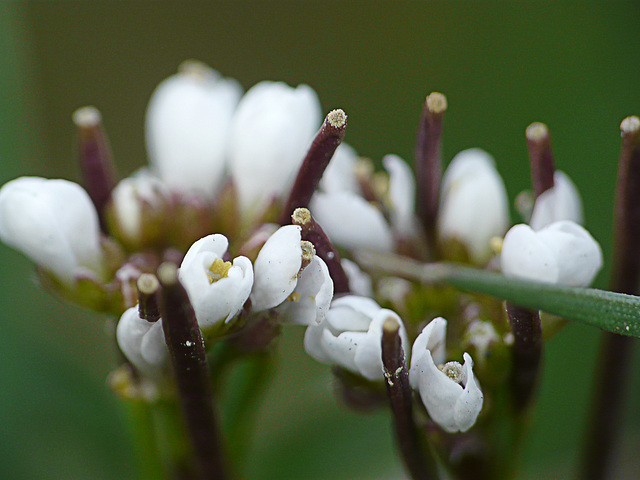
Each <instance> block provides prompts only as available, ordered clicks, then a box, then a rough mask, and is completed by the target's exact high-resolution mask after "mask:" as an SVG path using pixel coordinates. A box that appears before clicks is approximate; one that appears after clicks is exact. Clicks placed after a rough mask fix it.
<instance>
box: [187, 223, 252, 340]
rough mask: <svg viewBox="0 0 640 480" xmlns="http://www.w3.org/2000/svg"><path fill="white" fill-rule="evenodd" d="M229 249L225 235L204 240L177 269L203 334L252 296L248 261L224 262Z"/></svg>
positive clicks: (194, 245)
mask: <svg viewBox="0 0 640 480" xmlns="http://www.w3.org/2000/svg"><path fill="white" fill-rule="evenodd" d="M228 246H229V241H228V240H227V238H226V237H225V236H224V235H220V234H215V235H209V236H206V237H204V238H201V239H200V240H198V241H197V242H195V243H194V244H193V245H192V246H191V248H189V251H188V252H187V254H186V255H185V257H184V260H182V264H181V265H180V270H179V274H178V276H179V278H180V282H181V283H182V285H183V286H184V288H185V290H186V291H187V293H188V294H189V300H190V301H191V304H192V305H193V310H194V311H195V314H196V319H197V320H198V325H199V326H200V329H201V330H202V331H203V332H204V333H207V330H209V329H210V328H211V327H214V326H216V325H218V324H220V323H221V322H228V321H230V320H231V319H232V318H233V317H235V316H236V315H237V314H238V313H239V312H240V310H241V309H242V307H243V306H244V303H245V302H246V301H247V298H249V294H250V293H251V287H252V285H253V268H252V267H251V261H250V260H249V259H248V258H246V257H237V258H235V259H234V260H233V263H231V262H226V261H224V259H223V257H224V254H225V253H226V251H227V248H228Z"/></svg>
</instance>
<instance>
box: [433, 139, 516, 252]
mask: <svg viewBox="0 0 640 480" xmlns="http://www.w3.org/2000/svg"><path fill="white" fill-rule="evenodd" d="M438 215H439V216H438V224H437V229H438V235H439V237H440V239H441V241H446V240H447V239H455V240H457V241H459V242H461V243H462V244H463V245H465V246H466V248H467V251H468V253H469V255H470V257H471V260H473V261H474V262H475V263H485V262H486V261H487V260H488V259H489V257H490V256H491V253H492V251H491V247H490V240H491V239H492V238H493V237H495V236H502V235H503V234H504V232H506V230H507V227H508V225H509V208H508V201H507V192H506V190H505V187H504V184H503V182H502V178H501V177H500V174H499V173H498V172H497V170H496V168H495V163H494V161H493V158H491V156H490V155H489V154H488V153H486V152H485V151H483V150H480V149H477V148H473V149H469V150H464V151H462V152H460V153H459V154H458V155H456V156H455V157H454V159H453V160H452V161H451V163H450V165H449V167H448V168H447V170H446V172H445V174H444V176H443V178H442V185H441V190H440V210H439V214H438Z"/></svg>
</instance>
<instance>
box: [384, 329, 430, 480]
mask: <svg viewBox="0 0 640 480" xmlns="http://www.w3.org/2000/svg"><path fill="white" fill-rule="evenodd" d="M382 364H383V365H384V372H385V378H386V385H387V396H388V397H389V404H390V406H391V412H392V414H393V424H394V427H395V433H396V441H397V442H398V448H399V450H400V453H401V455H402V459H403V461H404V463H405V466H406V467H407V470H409V473H410V474H411V478H412V479H413V480H430V479H432V478H435V477H434V476H433V475H432V468H431V465H430V464H428V463H427V459H426V458H425V455H424V451H423V449H422V447H421V442H420V437H419V435H418V429H417V427H416V424H415V421H414V419H413V402H412V400H413V395H412V392H411V387H410V386H409V371H408V368H407V362H406V360H405V356H404V351H403V349H402V339H401V337H400V325H399V324H398V322H397V321H396V320H395V319H393V318H391V317H390V318H388V319H387V320H385V322H384V324H383V326H382Z"/></svg>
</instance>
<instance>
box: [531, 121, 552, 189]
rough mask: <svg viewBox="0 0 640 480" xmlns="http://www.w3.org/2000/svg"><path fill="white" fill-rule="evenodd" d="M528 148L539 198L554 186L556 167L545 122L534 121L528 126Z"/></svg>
mask: <svg viewBox="0 0 640 480" xmlns="http://www.w3.org/2000/svg"><path fill="white" fill-rule="evenodd" d="M526 137H527V149H528V150H529V163H530V166H531V183H532V184H533V193H534V194H535V196H536V198H538V197H539V196H540V195H541V194H542V193H544V192H546V191H547V190H549V189H550V188H552V187H553V174H554V173H555V171H556V167H555V164H554V161H553V152H552V151H551V138H550V137H549V130H548V128H547V126H546V125H545V124H544V123H540V122H534V123H532V124H531V125H529V126H528V127H527V130H526Z"/></svg>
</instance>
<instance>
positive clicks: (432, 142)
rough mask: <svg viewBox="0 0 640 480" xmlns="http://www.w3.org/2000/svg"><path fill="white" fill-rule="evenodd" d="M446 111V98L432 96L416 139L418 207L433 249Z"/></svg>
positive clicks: (426, 103)
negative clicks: (443, 124) (443, 123)
mask: <svg viewBox="0 0 640 480" xmlns="http://www.w3.org/2000/svg"><path fill="white" fill-rule="evenodd" d="M446 111H447V98H446V97H445V96H444V95H443V94H441V93H438V92H433V93H431V94H430V95H429V96H428V97H427V98H426V100H425V102H424V107H423V109H422V116H421V117H420V125H419V127H418V133H417V137H416V150H415V167H416V186H417V192H416V194H417V204H416V207H417V212H418V216H419V217H420V220H421V221H422V225H423V227H424V230H425V233H426V236H427V241H428V242H429V246H430V247H431V248H432V249H435V245H436V221H437V217H438V202H439V195H440V179H441V177H442V121H443V117H444V113H445V112H446Z"/></svg>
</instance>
